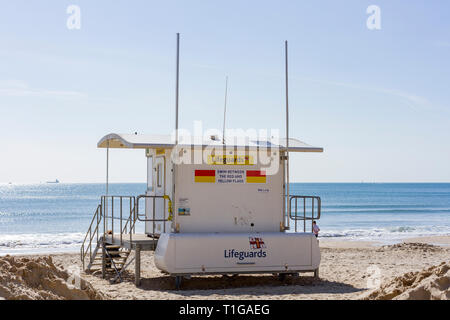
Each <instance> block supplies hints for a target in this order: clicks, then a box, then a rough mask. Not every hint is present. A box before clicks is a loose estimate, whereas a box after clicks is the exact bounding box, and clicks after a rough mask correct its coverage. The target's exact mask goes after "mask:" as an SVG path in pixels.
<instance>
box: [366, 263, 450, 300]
mask: <svg viewBox="0 0 450 320" xmlns="http://www.w3.org/2000/svg"><path fill="white" fill-rule="evenodd" d="M364 299H366V300H449V299H450V262H443V263H441V264H440V265H437V266H433V267H430V268H428V269H424V270H422V271H419V272H408V273H405V274H404V275H402V276H399V277H396V278H394V279H393V280H391V281H389V282H388V283H385V284H383V285H382V286H381V287H380V288H378V289H376V290H374V291H372V292H371V293H370V294H369V295H368V296H366V297H365V298H364Z"/></svg>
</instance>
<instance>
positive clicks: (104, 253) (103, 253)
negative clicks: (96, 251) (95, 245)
mask: <svg viewBox="0 0 450 320" xmlns="http://www.w3.org/2000/svg"><path fill="white" fill-rule="evenodd" d="M105 277H106V248H105V242H104V241H102V278H103V279H105Z"/></svg>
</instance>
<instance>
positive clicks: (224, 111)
mask: <svg viewBox="0 0 450 320" xmlns="http://www.w3.org/2000/svg"><path fill="white" fill-rule="evenodd" d="M227 97H228V76H227V77H226V79H225V105H224V108H223V135H222V143H223V144H225V120H226V117H227Z"/></svg>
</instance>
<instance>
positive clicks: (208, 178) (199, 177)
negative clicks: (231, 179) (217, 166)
mask: <svg viewBox="0 0 450 320" xmlns="http://www.w3.org/2000/svg"><path fill="white" fill-rule="evenodd" d="M195 182H198V183H215V182H216V170H195Z"/></svg>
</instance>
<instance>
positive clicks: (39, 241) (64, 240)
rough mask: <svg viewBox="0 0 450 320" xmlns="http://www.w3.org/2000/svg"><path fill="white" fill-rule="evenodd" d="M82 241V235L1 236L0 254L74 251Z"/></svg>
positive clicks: (35, 234)
mask: <svg viewBox="0 0 450 320" xmlns="http://www.w3.org/2000/svg"><path fill="white" fill-rule="evenodd" d="M83 239H84V234H83V233H56V234H52V233H32V234H1V235H0V253H6V254H8V253H14V252H15V251H29V252H33V251H34V250H35V249H39V250H42V249H48V250H49V251H55V250H56V249H62V250H64V251H66V250H72V249H73V251H75V250H77V249H79V248H80V246H81V243H82V241H83ZM52 249H53V250H52Z"/></svg>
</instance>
